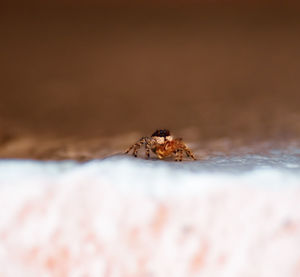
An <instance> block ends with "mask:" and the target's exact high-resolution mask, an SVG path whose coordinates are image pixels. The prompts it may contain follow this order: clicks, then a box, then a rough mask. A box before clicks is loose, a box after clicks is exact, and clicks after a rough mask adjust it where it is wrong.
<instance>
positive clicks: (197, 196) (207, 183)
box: [0, 156, 300, 277]
mask: <svg viewBox="0 0 300 277" xmlns="http://www.w3.org/2000/svg"><path fill="white" fill-rule="evenodd" d="M262 161H264V166H258V165H259V164H260V163H261V162H262ZM237 164H238V167H240V166H241V165H246V164H254V165H255V168H253V169H252V170H249V168H247V166H246V168H244V169H241V168H240V169H239V172H238V173H236V174H233V173H232V172H231V170H233V169H236V168H235V167H236V165H237ZM267 164H270V165H273V166H272V167H271V166H269V167H266V165H267ZM190 165H197V167H198V171H197V172H192V171H190V170H189V169H188V166H186V167H184V166H183V164H182V166H183V167H177V164H173V165H172V164H167V163H164V162H153V161H151V162H142V161H139V160H135V159H129V158H124V159H121V158H120V157H116V158H110V159H106V160H102V161H95V162H90V163H87V164H85V165H81V164H80V165H75V164H74V163H70V162H60V163H58V162H56V163H54V162H52V163H42V162H28V161H20V162H16V161H10V162H3V161H2V162H0V202H1V205H2V207H5V209H4V210H3V211H2V212H1V213H0V275H1V276H2V277H15V276H28V277H31V276H51V277H59V276H89V277H94V276H95V277H96V276H103V277H127V276H131V277H132V276H136V277H149V276H152V277H165V276H177V277H186V276H191V277H192V276H210V277H214V276H215V277H220V276H221V277H225V276H226V277H227V276H228V277H240V276H249V277H270V276H272V277H282V276H289V277H298V276H299V275H300V248H299V244H300V210H299V199H300V187H299V166H300V163H299V158H297V159H296V158H295V157H293V156H285V157H284V158H280V156H279V157H277V158H273V159H266V158H264V157H256V158H253V157H252V158H251V157H248V158H246V157H237V158H235V159H229V158H227V159H220V158H219V159H216V160H214V161H211V162H207V163H203V162H198V163H197V162H196V163H190ZM209 167H210V169H209Z"/></svg>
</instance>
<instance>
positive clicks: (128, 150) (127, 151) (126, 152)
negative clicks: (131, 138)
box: [124, 144, 135, 154]
mask: <svg viewBox="0 0 300 277" xmlns="http://www.w3.org/2000/svg"><path fill="white" fill-rule="evenodd" d="M134 146H135V144H133V145H131V146H130V147H129V148H128V149H127V150H126V151H125V152H124V153H125V154H128V153H129V152H130V150H131V149H132V148H133V147H134Z"/></svg>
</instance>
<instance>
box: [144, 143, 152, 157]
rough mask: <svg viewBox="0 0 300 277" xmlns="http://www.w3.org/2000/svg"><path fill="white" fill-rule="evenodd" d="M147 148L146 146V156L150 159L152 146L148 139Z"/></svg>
mask: <svg viewBox="0 0 300 277" xmlns="http://www.w3.org/2000/svg"><path fill="white" fill-rule="evenodd" d="M145 148H146V157H147V159H149V158H150V149H151V147H150V143H149V142H148V141H146V143H145Z"/></svg>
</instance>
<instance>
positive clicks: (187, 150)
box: [183, 145, 196, 160]
mask: <svg viewBox="0 0 300 277" xmlns="http://www.w3.org/2000/svg"><path fill="white" fill-rule="evenodd" d="M183 150H184V152H185V154H186V156H187V157H188V158H192V159H193V160H196V158H195V156H194V154H193V152H192V151H191V150H190V149H189V148H188V147H187V146H186V145H184V147H183Z"/></svg>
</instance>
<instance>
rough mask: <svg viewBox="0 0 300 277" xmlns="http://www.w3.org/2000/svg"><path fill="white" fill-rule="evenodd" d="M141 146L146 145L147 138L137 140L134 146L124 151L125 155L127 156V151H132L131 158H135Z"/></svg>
mask: <svg viewBox="0 0 300 277" xmlns="http://www.w3.org/2000/svg"><path fill="white" fill-rule="evenodd" d="M143 144H147V138H146V137H142V138H141V139H140V140H138V141H137V142H136V143H135V144H133V145H132V146H130V147H129V148H128V149H127V150H126V151H125V154H127V153H128V152H129V151H131V150H132V149H133V151H132V154H133V156H135V157H137V152H138V150H139V149H140V147H141V146H142V145H143Z"/></svg>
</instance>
